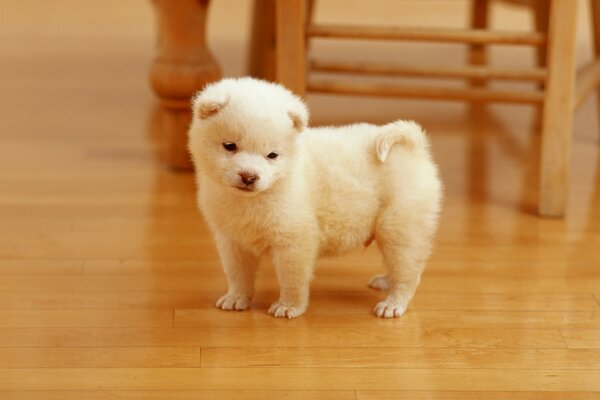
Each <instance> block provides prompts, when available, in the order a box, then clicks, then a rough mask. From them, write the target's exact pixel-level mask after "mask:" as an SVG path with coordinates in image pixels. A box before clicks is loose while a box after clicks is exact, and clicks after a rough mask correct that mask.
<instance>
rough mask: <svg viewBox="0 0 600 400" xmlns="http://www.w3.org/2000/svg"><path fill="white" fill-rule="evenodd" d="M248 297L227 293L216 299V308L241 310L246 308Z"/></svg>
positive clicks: (248, 303)
mask: <svg viewBox="0 0 600 400" xmlns="http://www.w3.org/2000/svg"><path fill="white" fill-rule="evenodd" d="M249 305H250V299H249V298H248V297H246V296H241V295H236V294H231V293H227V294H226V295H225V296H222V297H221V298H220V299H219V300H217V308H220V309H221V310H237V311H242V310H245V309H247V308H248V306H249Z"/></svg>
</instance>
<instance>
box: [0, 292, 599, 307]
mask: <svg viewBox="0 0 600 400" xmlns="http://www.w3.org/2000/svg"><path fill="white" fill-rule="evenodd" d="M222 294H223V293H222V291H220V290H202V291H153V292H135V291H130V292H126V291H123V292H0V309H27V308H34V309H64V308H74V309H75V308H77V309H88V308H153V309H155V308H169V309H170V308H179V309H193V308H205V307H212V306H213V304H214V303H215V302H216V299H218V298H219V297H220V296H221V295H222ZM277 294H278V293H277V291H276V290H264V291H260V292H259V293H257V294H256V297H255V299H254V302H253V307H254V308H257V309H258V308H260V307H263V308H264V307H266V306H267V305H268V304H270V302H272V301H273V300H274V299H276V298H277ZM381 297H382V294H381V293H377V292H373V291H367V290H366V289H365V288H362V289H359V290H357V291H338V292H331V291H328V290H325V289H323V290H313V292H312V294H311V308H310V309H311V310H312V306H315V307H324V308H329V309H331V311H334V310H335V309H338V308H342V307H345V308H344V309H342V310H341V311H342V312H345V311H346V309H347V308H349V307H356V309H357V311H360V310H362V311H363V312H364V311H365V307H370V306H371V305H372V304H374V302H375V301H378V299H379V298H381ZM410 310H462V311H466V310H488V311H586V310H587V311H593V310H600V305H598V303H597V302H596V301H595V299H594V296H593V295H591V294H560V293H550V294H508V293H461V295H460V296H457V295H456V294H454V293H433V292H424V291H418V292H417V294H416V296H415V298H414V299H413V302H412V303H411V305H410Z"/></svg>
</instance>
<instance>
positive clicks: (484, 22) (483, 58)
mask: <svg viewBox="0 0 600 400" xmlns="http://www.w3.org/2000/svg"><path fill="white" fill-rule="evenodd" d="M488 15H489V0H471V27H472V28H473V29H486V28H487V27H488ZM469 64H471V65H485V64H487V48H486V46H485V45H482V44H473V45H471V46H470V47H469ZM484 85H485V80H481V79H471V86H484Z"/></svg>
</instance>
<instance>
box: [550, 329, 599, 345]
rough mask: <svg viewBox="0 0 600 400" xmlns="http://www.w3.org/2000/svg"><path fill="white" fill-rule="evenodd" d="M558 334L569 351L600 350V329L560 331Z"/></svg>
mask: <svg viewBox="0 0 600 400" xmlns="http://www.w3.org/2000/svg"><path fill="white" fill-rule="evenodd" d="M560 333H561V335H562V336H563V338H564V339H565V342H566V343H567V346H568V347H569V348H571V349H600V329H596V330H583V329H580V330H561V331H560Z"/></svg>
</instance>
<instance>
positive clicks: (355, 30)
mask: <svg viewBox="0 0 600 400" xmlns="http://www.w3.org/2000/svg"><path fill="white" fill-rule="evenodd" d="M306 34H307V36H308V37H320V38H340V39H385V40H414V41H431V42H456V43H470V44H515V45H532V46H542V45H544V44H545V43H546V35H545V34H543V33H539V32H505V31H490V30H486V29H440V28H397V27H375V26H344V25H324V24H316V25H309V26H308V27H307V30H306Z"/></svg>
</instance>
